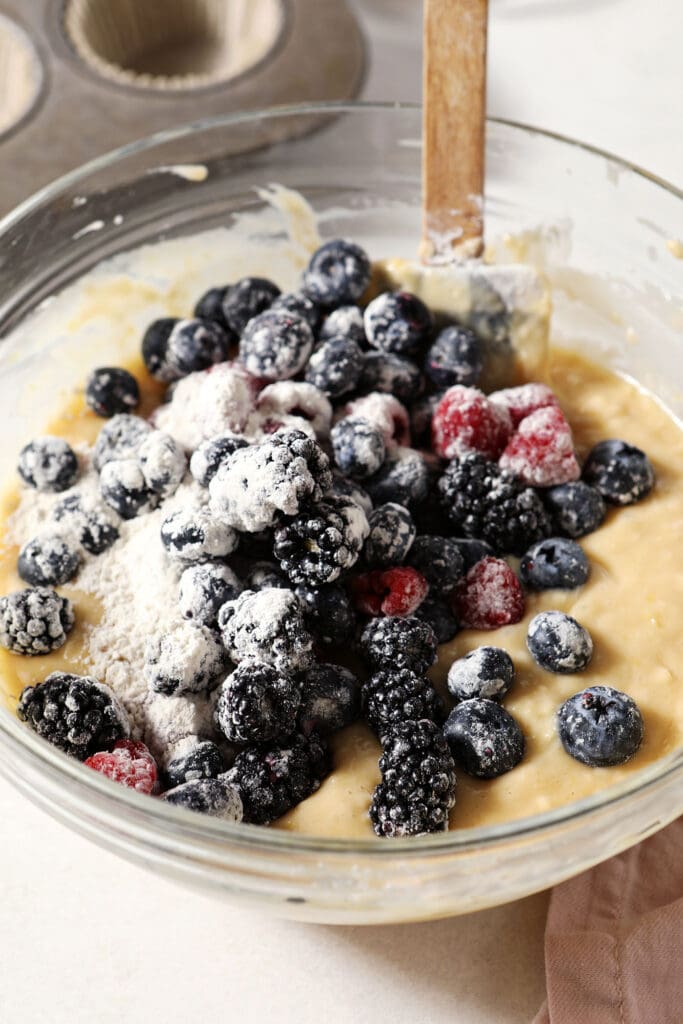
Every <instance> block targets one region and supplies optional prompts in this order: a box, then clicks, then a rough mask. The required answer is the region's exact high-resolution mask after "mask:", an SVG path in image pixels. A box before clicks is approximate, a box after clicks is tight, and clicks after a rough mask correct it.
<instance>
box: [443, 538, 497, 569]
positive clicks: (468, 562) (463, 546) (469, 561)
mask: <svg viewBox="0 0 683 1024" xmlns="http://www.w3.org/2000/svg"><path fill="white" fill-rule="evenodd" d="M453 540H454V541H455V543H456V544H457V545H458V547H459V548H460V554H461V555H462V561H463V572H465V573H467V572H469V571H470V569H471V568H472V566H473V565H476V564H477V562H481V560H482V558H492V557H493V556H494V555H495V551H494V550H493V548H492V547H491V545H490V544H487V543H486V541H485V540H475V539H474V538H471V537H454V538H453Z"/></svg>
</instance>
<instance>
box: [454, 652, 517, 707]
mask: <svg viewBox="0 0 683 1024" xmlns="http://www.w3.org/2000/svg"><path fill="white" fill-rule="evenodd" d="M514 679H515V666H514V663H513V661H512V658H511V657H510V655H509V654H508V652H507V651H504V650H503V649H502V648H500V647H477V648H476V649H475V650H473V651H470V653H469V654H466V655H465V656H464V657H463V658H458V659H457V661H454V662H453V664H452V665H451V667H450V668H449V670H448V691H449V693H450V694H452V696H453V697H454V698H455V699H456V700H457V701H461V700H471V699H472V698H473V697H484V698H485V699H486V700H497V701H501V700H502V699H503V697H504V696H505V694H506V693H507V692H508V690H509V689H510V687H511V686H512V684H513V682H514Z"/></svg>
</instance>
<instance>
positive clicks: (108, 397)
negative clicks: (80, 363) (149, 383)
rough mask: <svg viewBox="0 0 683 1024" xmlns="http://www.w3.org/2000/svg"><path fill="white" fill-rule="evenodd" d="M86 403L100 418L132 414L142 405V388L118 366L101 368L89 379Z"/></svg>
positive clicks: (86, 388)
mask: <svg viewBox="0 0 683 1024" xmlns="http://www.w3.org/2000/svg"><path fill="white" fill-rule="evenodd" d="M85 401H86V403H87V404H88V406H89V407H90V408H91V409H92V411H93V412H94V413H96V414H97V415H98V416H107V417H108V416H115V415H116V413H117V412H131V410H133V409H135V408H137V406H138V405H139V404H140V388H139V387H138V382H137V381H136V379H135V377H134V376H133V374H132V373H129V372H128V370H122V369H121V368H120V367H117V366H100V367H99V368H98V369H97V370H93V372H92V373H91V374H90V376H89V377H88V380H87V381H86V385H85Z"/></svg>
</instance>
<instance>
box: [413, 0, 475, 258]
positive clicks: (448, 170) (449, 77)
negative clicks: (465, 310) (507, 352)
mask: <svg viewBox="0 0 683 1024" xmlns="http://www.w3.org/2000/svg"><path fill="white" fill-rule="evenodd" d="M487 8H488V0H424V57H423V61H424V81H423V85H424V89H423V92H424V95H423V103H424V115H423V131H422V135H423V137H422V188H423V200H422V206H423V226H422V245H421V247H420V257H421V259H422V260H423V262H427V263H433V262H441V263H443V262H447V261H448V260H450V259H453V258H457V257H458V256H478V255H479V254H480V253H481V251H482V249H483V235H484V223H483V216H482V196H483V190H484V124H485V117H486V28H487Z"/></svg>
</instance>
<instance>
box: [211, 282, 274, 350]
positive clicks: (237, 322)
mask: <svg viewBox="0 0 683 1024" xmlns="http://www.w3.org/2000/svg"><path fill="white" fill-rule="evenodd" d="M279 294H280V289H279V288H278V286H277V285H276V284H273V282H272V281H268V280H267V279H266V278H265V277H243V278H242V279H241V280H239V281H238V282H237V283H236V284H233V285H230V286H229V287H228V289H227V291H226V294H225V298H224V299H223V318H224V320H225V322H226V324H227V325H228V327H229V328H230V330H231V331H233V333H234V334H236V335H238V336H239V335H241V333H242V331H243V330H244V328H245V327H246V326H247V324H248V323H249V321H250V320H251V319H252V317H255V316H258V315H259V313H263V312H264V311H265V310H266V309H268V308H269V307H270V306H272V304H273V303H274V302H275V300H276V298H277V297H278V295H279Z"/></svg>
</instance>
